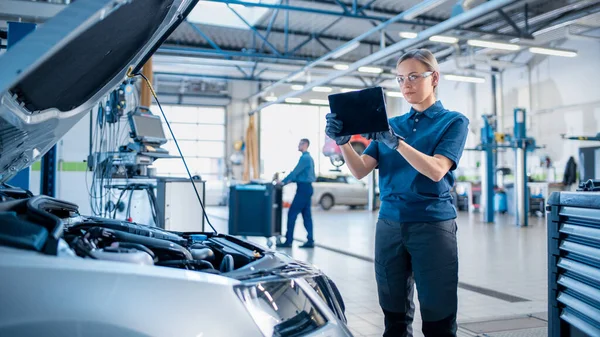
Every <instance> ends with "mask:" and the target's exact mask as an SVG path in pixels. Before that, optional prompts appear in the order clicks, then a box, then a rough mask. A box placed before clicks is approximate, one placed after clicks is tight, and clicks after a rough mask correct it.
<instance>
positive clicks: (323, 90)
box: [312, 87, 333, 92]
mask: <svg viewBox="0 0 600 337" xmlns="http://www.w3.org/2000/svg"><path fill="white" fill-rule="evenodd" d="M312 91H315V92H332V91H333V89H331V88H330V87H314V88H312Z"/></svg>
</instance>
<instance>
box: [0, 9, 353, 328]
mask: <svg viewBox="0 0 600 337" xmlns="http://www.w3.org/2000/svg"><path fill="white" fill-rule="evenodd" d="M196 3H197V0H78V1H74V2H73V3H72V4H70V5H69V6H67V7H66V8H65V9H64V10H63V11H61V12H60V13H59V14H57V15H56V16H55V17H53V18H52V19H50V20H49V21H47V22H46V23H45V24H43V25H42V26H40V27H39V28H38V29H36V30H35V31H34V32H32V33H31V34H29V35H28V36H26V37H25V38H24V39H23V40H21V41H20V42H19V43H17V44H15V45H14V46H13V47H11V49H10V50H8V51H7V52H6V53H4V54H3V55H2V56H0V64H2V66H0V103H1V104H0V149H1V150H0V183H2V185H3V186H2V188H1V189H0V284H1V286H0V336H113V337H117V336H181V337H183V336H190V337H197V336H299V335H308V336H351V334H350V332H349V330H348V328H347V327H346V324H345V321H346V318H345V315H344V303H343V300H342V297H341V295H340V293H339V291H338V290H337V288H336V286H335V284H334V283H333V282H332V281H331V280H330V279H329V278H328V277H327V276H326V275H325V274H324V273H323V272H321V271H320V270H318V269H316V268H315V267H314V266H312V265H309V264H307V263H303V262H300V261H297V260H294V259H292V258H291V257H290V256H288V255H285V254H282V253H280V252H276V251H271V250H268V249H266V248H264V247H262V246H259V245H257V244H254V243H251V242H248V241H245V240H242V239H239V238H236V237H233V236H229V235H225V234H220V233H217V232H216V231H212V232H193V233H189V232H173V231H166V230H163V229H160V228H157V227H150V226H146V225H143V224H137V223H132V222H127V221H121V220H115V219H107V218H101V217H95V216H86V215H82V214H80V212H79V208H78V206H77V205H76V204H73V203H70V202H68V201H63V200H57V199H55V198H51V197H48V196H34V195H32V194H31V193H30V192H28V191H25V190H21V189H18V188H12V187H11V186H8V185H7V184H6V182H7V181H8V180H9V179H11V178H12V177H13V176H14V175H15V174H16V173H17V172H19V171H20V170H21V169H23V168H25V167H27V166H29V165H31V164H32V163H33V162H35V161H36V160H38V159H39V158H41V156H43V155H44V154H45V153H46V152H47V151H48V150H49V149H50V148H51V147H52V146H54V145H55V144H56V143H57V142H58V141H59V140H60V139H61V138H62V137H63V136H64V135H65V133H66V132H68V131H69V130H70V129H71V128H72V127H73V126H74V125H75V124H76V123H77V122H78V121H79V120H80V119H81V118H83V117H84V116H85V115H86V114H87V113H89V112H90V110H91V109H92V108H93V106H94V105H95V104H96V102H98V101H99V100H100V99H102V98H103V97H105V96H106V95H107V94H108V93H110V92H111V91H113V90H114V89H115V88H116V87H117V86H119V85H120V84H121V83H122V82H123V80H124V79H126V78H127V76H128V75H135V74H138V73H139V72H140V70H141V67H142V65H143V64H145V62H146V61H147V60H148V58H149V57H150V56H151V55H152V53H153V52H154V51H155V50H156V49H157V48H158V47H159V46H160V44H161V43H162V42H163V41H164V40H165V39H166V38H167V37H168V36H169V34H170V33H171V32H172V31H173V30H174V29H175V28H176V27H177V26H178V25H179V24H180V23H181V22H182V21H183V20H185V17H186V16H187V14H188V13H189V12H190V11H191V9H192V8H193V7H194V5H195V4H196ZM198 207H200V205H199V206H198ZM199 221H200V220H199Z"/></svg>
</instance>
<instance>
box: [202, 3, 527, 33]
mask: <svg viewBox="0 0 600 337" xmlns="http://www.w3.org/2000/svg"><path fill="white" fill-rule="evenodd" d="M204 1H210V2H219V3H224V4H231V5H236V4H237V5H241V6H245V7H259V8H269V9H277V8H279V9H281V10H286V11H296V12H304V13H313V14H321V15H329V16H336V17H344V18H354V19H366V20H375V21H387V20H389V19H390V18H391V17H392V16H391V15H390V16H378V15H367V16H364V15H362V14H359V13H349V14H346V13H344V12H343V11H342V12H338V11H330V10H323V9H317V8H310V7H298V6H289V5H276V4H266V3H254V2H247V1H239V0H204ZM373 2H375V1H371V2H370V3H368V4H366V5H364V6H362V7H360V9H359V10H358V12H360V10H361V9H363V10H364V9H366V8H367V6H370V5H371V4H372V3H373ZM440 22H442V21H440V20H435V21H433V20H432V19H427V20H425V19H419V20H398V21H396V23H401V24H407V25H413V26H419V27H433V26H435V25H437V24H438V23H440ZM454 30H455V31H457V32H469V33H477V34H490V35H493V36H498V37H506V38H509V37H510V38H514V37H519V36H518V35H517V34H514V33H512V34H511V33H500V32H497V31H496V30H493V31H485V30H483V29H477V28H461V27H455V28H454Z"/></svg>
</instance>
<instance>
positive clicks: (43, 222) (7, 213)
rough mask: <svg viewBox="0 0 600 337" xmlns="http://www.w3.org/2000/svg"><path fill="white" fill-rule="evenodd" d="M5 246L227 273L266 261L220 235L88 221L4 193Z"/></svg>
mask: <svg viewBox="0 0 600 337" xmlns="http://www.w3.org/2000/svg"><path fill="white" fill-rule="evenodd" d="M2 194H3V199H4V202H2V203H0V222H3V223H4V226H0V244H4V245H7V246H13V247H15V248H22V249H27V250H34V251H38V252H42V253H45V254H49V255H59V256H61V255H62V256H68V255H70V256H74V257H76V256H77V257H80V258H87V259H96V260H108V261H119V262H126V263H134V264H143V265H157V266H164V267H172V268H181V269H187V270H195V271H202V272H209V273H227V272H230V271H233V270H235V269H237V268H240V267H243V266H245V265H247V264H248V263H251V262H253V261H256V260H258V259H260V258H261V257H263V256H264V251H263V250H260V249H259V248H258V247H257V246H254V245H249V244H248V243H247V242H245V241H242V240H238V239H236V238H234V237H230V236H224V235H218V234H215V233H177V232H170V231H165V230H163V229H160V228H157V227H149V226H145V225H140V224H137V223H133V222H126V221H121V220H116V219H107V218H100V217H93V216H82V215H80V214H79V213H78V211H77V209H78V207H77V205H74V204H71V203H68V202H65V201H60V200H57V199H54V198H50V197H47V196H36V197H30V196H28V195H26V194H22V193H21V192H18V191H10V190H3V192H2Z"/></svg>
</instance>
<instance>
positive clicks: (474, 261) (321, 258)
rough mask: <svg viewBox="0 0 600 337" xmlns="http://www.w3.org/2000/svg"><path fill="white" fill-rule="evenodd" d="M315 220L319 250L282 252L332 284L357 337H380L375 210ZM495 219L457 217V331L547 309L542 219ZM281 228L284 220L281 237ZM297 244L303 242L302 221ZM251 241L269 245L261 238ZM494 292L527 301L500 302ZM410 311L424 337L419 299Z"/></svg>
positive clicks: (221, 213) (220, 214) (219, 218)
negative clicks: (307, 264)
mask: <svg viewBox="0 0 600 337" xmlns="http://www.w3.org/2000/svg"><path fill="white" fill-rule="evenodd" d="M227 212H228V211H227V209H226V208H211V209H209V210H208V214H209V215H212V218H211V219H212V222H213V225H215V227H217V230H219V231H221V232H224V233H226V232H227V221H226V220H227ZM313 219H314V220H313V221H314V224H315V229H314V236H315V241H316V242H317V243H318V244H319V245H321V246H322V247H316V248H315V249H312V250H304V249H300V248H298V245H300V244H301V242H295V243H294V247H293V248H291V249H283V250H282V251H284V252H286V253H288V254H290V255H291V256H293V257H294V258H296V259H299V260H303V261H308V262H310V263H312V264H314V265H316V266H317V267H319V268H320V269H322V270H323V271H324V272H325V273H326V274H327V275H328V276H329V277H331V278H332V279H333V280H334V281H335V282H336V284H337V285H338V287H339V288H340V291H341V293H342V295H343V297H344V300H345V302H346V307H347V316H348V325H349V327H350V329H351V330H352V331H353V333H354V334H355V335H356V336H381V334H382V332H383V314H382V312H381V309H380V307H379V304H378V300H377V290H376V289H377V288H376V283H375V275H374V267H373V263H372V262H370V261H369V259H372V258H373V245H374V237H375V223H376V221H377V212H369V211H366V210H349V209H347V208H344V207H339V208H334V209H332V210H330V211H322V210H319V209H314V210H313ZM496 219H497V221H496V223H495V224H485V223H483V222H482V221H481V214H478V213H474V214H469V213H466V212H461V213H460V215H459V218H458V219H457V223H458V243H459V244H458V245H459V263H460V266H459V270H460V271H459V280H460V282H461V283H464V284H467V285H468V286H475V288H473V287H468V286H467V287H466V288H469V289H470V290H467V289H464V288H465V287H462V288H459V291H458V294H459V311H458V321H459V325H460V323H468V322H477V321H483V320H489V319H493V318H500V317H512V316H522V315H529V314H537V315H539V314H540V313H544V312H546V311H547V300H546V298H547V283H546V280H547V276H546V270H547V267H546V265H547V257H546V222H545V219H544V218H530V221H529V227H525V228H521V227H516V226H515V225H514V218H513V217H511V216H509V215H498V216H497V217H496ZM285 226H286V221H285V214H284V221H283V227H284V231H283V232H284V233H285ZM295 238H296V239H298V240H302V241H304V240H306V231H305V229H304V226H303V224H302V218H301V217H299V219H298V222H297V225H296V231H295ZM249 239H251V240H252V241H256V242H259V243H261V244H263V245H264V244H265V243H266V240H265V239H264V238H249ZM339 251H342V252H339ZM343 252H348V253H350V254H353V255H357V256H358V257H355V256H350V255H348V254H344V253H343ZM360 257H362V258H360ZM488 291H492V293H491V294H490V293H489V292H488ZM494 291H495V292H500V293H503V294H506V295H512V296H515V297H519V298H522V299H524V301H520V302H511V301H508V300H506V299H501V298H498V296H496V295H497V294H495V293H493V292H494ZM484 293H487V295H486V294H484ZM415 305H416V307H417V315H416V318H415V324H414V326H413V328H414V331H415V336H422V334H421V323H420V322H421V318H420V314H418V308H419V306H418V301H417V300H416V296H415ZM542 315H543V314H542Z"/></svg>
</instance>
